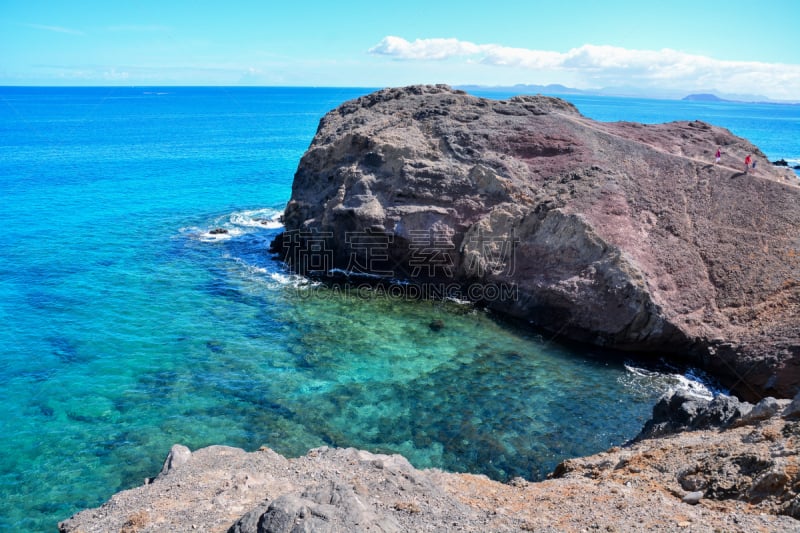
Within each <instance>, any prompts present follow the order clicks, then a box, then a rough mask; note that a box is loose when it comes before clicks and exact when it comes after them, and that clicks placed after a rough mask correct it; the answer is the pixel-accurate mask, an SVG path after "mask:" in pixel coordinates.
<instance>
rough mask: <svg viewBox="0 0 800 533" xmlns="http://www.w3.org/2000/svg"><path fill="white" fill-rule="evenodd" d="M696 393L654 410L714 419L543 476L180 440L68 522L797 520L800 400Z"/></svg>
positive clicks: (241, 529) (357, 527) (303, 527)
mask: <svg viewBox="0 0 800 533" xmlns="http://www.w3.org/2000/svg"><path fill="white" fill-rule="evenodd" d="M688 401H689V399H688V398H687V397H686V396H685V395H678V397H674V398H673V397H665V398H664V401H663V404H662V406H661V407H660V408H659V409H660V411H661V412H655V413H654V419H659V420H661V421H662V422H663V421H664V420H665V419H669V418H674V419H677V420H683V421H686V422H688V424H689V425H692V422H691V421H692V420H694V421H695V422H694V425H697V426H707V429H696V430H691V431H683V432H679V433H670V434H667V432H662V434H661V436H660V437H658V438H644V437H643V438H641V439H640V440H638V441H637V442H635V443H632V444H630V445H628V446H624V447H616V448H612V449H611V450H608V451H606V452H604V453H600V454H597V455H593V456H589V457H583V458H576V459H569V460H566V461H564V462H562V463H561V464H559V465H558V467H557V468H556V469H555V471H554V472H553V474H552V475H551V476H550V478H549V479H547V480H546V481H542V482H539V483H529V482H527V481H525V480H522V479H519V478H517V479H514V480H512V481H511V482H510V483H508V484H503V483H500V482H497V481H492V480H490V479H489V478H487V477H485V476H476V475H471V474H453V473H447V472H442V471H439V470H418V469H416V468H414V467H412V466H411V465H410V464H409V463H408V461H406V460H405V459H404V458H402V457H401V456H398V455H376V454H372V453H368V452H365V451H359V450H354V449H330V448H319V449H315V450H311V451H310V452H309V453H308V454H307V455H306V456H304V457H299V458H296V459H286V458H284V457H282V456H280V455H278V454H276V453H275V452H273V451H271V450H268V449H263V450H260V451H256V452H251V453H246V452H245V451H243V450H240V449H236V448H229V447H224V446H212V447H209V448H203V449H200V450H196V451H194V452H191V453H189V454H188V455H187V454H186V452H187V451H188V450H186V449H185V448H184V447H180V446H176V447H173V450H172V452H171V453H170V455H169V457H168V458H167V460H166V461H165V465H164V468H163V469H162V471H161V473H160V474H159V475H158V476H157V477H156V478H155V479H153V480H151V481H150V483H149V484H146V485H143V486H141V487H138V488H135V489H131V490H127V491H123V492H120V493H118V494H116V495H114V497H112V498H111V499H110V500H109V501H108V502H106V503H105V504H104V505H103V506H101V507H99V508H97V509H89V510H86V511H82V512H80V513H78V514H76V515H75V516H73V517H72V518H70V519H68V520H65V521H64V522H62V523H61V524H59V529H60V531H61V532H62V533H78V532H83V533H93V532H106V531H123V532H127V533H133V532H142V533H144V532H161V531H206V532H220V533H222V532H230V533H266V532H269V533H278V532H280V533H289V532H298V531H309V532H311V531H315V532H339V531H347V532H349V533H357V532H366V531H372V532H381V531H383V532H390V531H431V532H433V531H436V532H439V531H481V532H483V531H497V532H500V531H559V532H563V531H576V532H577V531H595V530H597V531H619V532H627V531H631V532H633V531H637V532H638V531H680V530H688V531H700V532H712V531H731V532H751V531H800V456H799V453H800V452H799V450H800V420H798V419H797V418H798V416H797V411H796V404H795V405H794V406H793V405H791V404H790V402H789V401H788V400H774V399H773V400H772V401H771V402H769V401H768V402H766V403H768V404H772V403H773V402H774V404H775V406H776V407H777V411H774V412H773V410H772V409H771V408H767V409H766V411H768V412H772V413H773V414H771V415H770V416H768V417H767V418H756V419H753V418H747V417H746V415H743V416H739V417H736V416H733V417H730V418H729V419H727V420H724V421H721V419H720V418H719V417H718V416H717V413H720V412H724V413H730V412H731V410H730V409H728V408H722V409H721V408H720V406H725V405H736V406H738V407H737V408H738V410H739V411H740V412H742V413H748V412H752V411H753V410H754V406H753V405H750V404H746V403H740V402H737V401H736V400H731V402H733V403H730V402H729V400H726V399H724V398H723V399H719V400H715V402H716V403H715V405H713V406H712V405H710V404H711V403H712V402H708V401H706V402H705V403H703V402H702V401H701V402H700V403H699V404H696V405H694V406H687V405H685V404H686V403H687V402H688ZM795 402H800V395H798V397H797V398H796V399H795ZM766 403H765V405H766ZM666 406H672V407H671V408H669V407H666ZM656 411H658V410H656ZM669 411H672V413H671V414H670V412H669ZM686 413H690V414H689V417H688V418H685V415H686ZM723 418H724V417H723ZM715 420H716V422H714V421H715ZM702 421H706V422H709V421H711V423H709V424H706V423H704V422H702ZM650 425H651V426H653V425H654V424H650ZM176 458H180V460H175V459H176Z"/></svg>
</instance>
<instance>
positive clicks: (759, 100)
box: [681, 93, 798, 105]
mask: <svg viewBox="0 0 800 533" xmlns="http://www.w3.org/2000/svg"><path fill="white" fill-rule="evenodd" d="M681 100H684V101H687V102H730V103H734V104H772V105H798V102H789V101H785V100H770V99H769V98H765V97H763V96H750V97H747V96H743V97H740V98H721V97H719V96H717V95H716V94H713V93H697V94H690V95H688V96H684V97H683V98H681Z"/></svg>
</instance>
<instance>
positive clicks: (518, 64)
mask: <svg viewBox="0 0 800 533" xmlns="http://www.w3.org/2000/svg"><path fill="white" fill-rule="evenodd" d="M369 52H370V53H371V54H379V55H384V56H389V57H393V58H395V59H398V60H446V59H462V60H464V61H465V62H471V63H473V64H474V63H475V62H478V63H480V64H484V65H492V66H497V67H506V68H515V69H520V70H521V71H526V70H536V71H540V72H541V71H547V72H550V73H552V72H555V73H558V72H561V73H562V75H567V74H568V75H569V79H572V80H577V82H578V83H580V84H582V85H581V86H580V87H581V88H587V87H609V86H612V87H613V86H638V87H644V88H647V87H654V88H655V87H657V88H659V89H673V90H686V91H694V90H700V89H712V88H713V89H714V90H718V91H721V92H724V93H750V94H764V95H767V96H770V97H772V98H784V99H792V100H800V65H786V64H777V63H763V62H755V61H726V60H720V59H714V58H711V57H706V56H701V55H694V54H687V53H684V52H680V51H677V50H671V49H668V48H665V49H662V50H630V49H627V48H621V47H616V46H599V45H593V44H585V45H583V46H580V47H578V48H573V49H571V50H569V51H567V52H554V51H549V50H531V49H526V48H512V47H507V46H501V45H497V44H476V43H472V42H469V41H459V40H458V39H417V40H415V41H414V42H409V41H407V40H405V39H403V38H401V37H395V36H388V37H385V38H384V39H383V40H381V42H380V43H378V44H377V45H376V46H374V47H372V48H371V49H370V50H369ZM520 78H521V79H520V81H527V80H529V79H530V75H529V74H526V75H524V76H522V75H521V76H520ZM476 82H479V81H477V80H476Z"/></svg>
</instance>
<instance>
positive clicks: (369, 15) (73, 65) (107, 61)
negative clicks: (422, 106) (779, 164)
mask: <svg viewBox="0 0 800 533" xmlns="http://www.w3.org/2000/svg"><path fill="white" fill-rule="evenodd" d="M798 20H800V1H798V0H760V1H759V2H752V0H747V1H742V0H722V1H720V0H692V1H685V0H665V1H663V2H644V1H642V0H635V1H620V0H558V1H554V0H548V1H541V0H520V1H513V2H512V1H505V0H492V1H490V2H487V1H482V2H470V1H469V0H460V1H450V0H401V1H396V2H384V1H380V0H370V1H361V0H355V1H338V2H337V1H334V0H326V1H315V0H294V1H293V0H282V1H274V0H259V1H251V0H243V1H237V0H228V1H227V2H221V1H213V2H211V1H205V0H195V1H185V0H159V1H154V0H114V1H109V0H104V1H102V2H101V1H94V0H88V1H80V0H73V1H66V0H0V85H57V86H60V85H77V86H83V85H125V86H159V85H160V86H169V85H228V86H235V85H265V86H274V85H279V86H330V87H337V86H338V87H342V86H345V87H375V88H377V87H388V86H400V85H411V84H417V83H447V84H449V85H467V84H470V85H488V86H507V85H516V84H538V85H547V84H551V83H556V84H562V85H566V86H569V87H574V88H578V89H599V88H607V87H611V88H629V89H631V90H636V91H643V92H646V93H651V94H654V95H666V94H675V95H678V94H690V93H698V92H715V93H717V94H725V95H759V96H764V97H767V98H772V99H779V100H793V101H800V32H799V31H797V21H798Z"/></svg>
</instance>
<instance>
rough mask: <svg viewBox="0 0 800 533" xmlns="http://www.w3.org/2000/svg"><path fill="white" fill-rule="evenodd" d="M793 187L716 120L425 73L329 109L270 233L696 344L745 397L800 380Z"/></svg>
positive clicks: (313, 260) (318, 265) (501, 307)
mask: <svg viewBox="0 0 800 533" xmlns="http://www.w3.org/2000/svg"><path fill="white" fill-rule="evenodd" d="M718 146H719V147H722V152H723V159H722V161H721V163H720V164H718V165H717V164H714V157H713V154H714V152H715V151H716V149H717V147H718ZM747 154H752V155H753V158H754V160H755V161H756V162H757V163H758V165H757V168H758V170H757V171H756V170H751V171H750V172H749V173H747V174H745V173H744V172H743V168H742V167H743V163H742V162H743V161H744V158H745V156H746V155H747ZM798 200H800V187H798V180H797V177H796V176H795V174H794V173H793V172H792V171H791V170H788V169H783V168H778V167H775V166H773V165H771V164H769V161H767V159H766V157H765V156H764V154H763V153H761V151H760V150H759V149H758V148H757V147H756V146H753V145H752V144H751V143H749V142H748V141H746V140H745V139H742V138H739V137H736V136H734V135H732V134H731V133H730V132H729V131H728V130H726V129H723V128H719V127H715V126H713V125H710V124H706V123H703V122H699V121H686V122H672V123H668V124H652V125H648V124H636V123H630V122H616V123H601V122H596V121H593V120H590V119H588V118H586V117H584V116H582V115H581V114H580V113H579V112H578V110H577V109H576V108H575V107H574V106H572V105H571V104H569V103H567V102H565V101H562V100H559V99H555V98H549V97H544V96H519V97H514V98H511V99H509V100H506V101H494V100H488V99H483V98H477V97H474V96H470V95H467V94H465V93H463V92H460V91H454V90H452V89H450V88H449V87H446V86H414V87H406V88H398V89H386V90H382V91H379V92H376V93H373V94H370V95H367V96H364V97H361V98H359V99H356V100H353V101H350V102H346V103H345V104H343V105H341V106H340V107H339V108H337V109H335V110H333V111H331V112H330V113H328V114H327V115H326V116H325V117H324V118H323V119H322V121H321V122H320V125H319V129H318V131H317V134H316V136H315V138H314V140H313V142H312V143H311V146H310V147H309V149H308V151H307V152H306V154H305V155H304V156H303V158H302V160H301V162H300V165H299V167H298V169H297V173H296V174H295V178H294V184H293V188H292V197H291V200H290V202H289V203H288V205H287V207H286V210H285V213H284V217H283V219H284V224H285V227H286V232H285V233H283V234H282V235H281V237H279V238H278V239H276V241H275V242H274V243H273V251H275V252H277V253H278V254H280V257H281V258H282V259H284V260H286V261H287V262H288V263H290V264H291V265H292V266H293V267H294V268H295V269H297V270H298V271H301V272H304V273H314V272H313V271H317V273H318V274H319V273H323V272H326V271H329V270H330V269H340V270H343V271H347V272H351V273H367V274H372V275H373V276H377V277H383V278H399V279H406V280H411V281H415V282H417V283H420V284H434V283H451V284H452V283H455V284H457V285H458V286H459V287H461V288H462V290H463V291H464V292H463V293H462V296H467V297H473V299H477V300H481V299H482V300H483V303H484V304H486V305H488V306H489V307H491V308H492V309H495V310H497V311H500V312H502V313H505V314H507V315H510V316H513V317H517V318H521V319H524V320H527V321H530V322H531V323H532V324H533V325H535V326H536V327H539V328H544V329H547V330H550V331H552V332H554V333H558V334H559V335H563V336H565V337H567V338H570V339H573V340H578V341H582V342H587V343H593V344H596V345H602V346H607V347H612V348H617V349H626V350H636V351H637V352H639V353H643V352H649V353H660V354H665V353H666V354H672V355H676V356H686V357H688V358H689V359H690V360H692V361H693V362H694V363H695V364H697V365H700V366H702V367H704V368H706V369H708V370H710V371H712V372H713V373H715V374H716V375H717V376H721V377H723V378H724V379H726V380H727V383H728V384H729V385H730V386H733V387H734V388H735V390H736V392H737V393H738V394H739V395H740V396H742V397H744V398H746V399H750V400H753V401H757V400H758V399H760V398H761V397H764V396H767V395H772V396H777V397H784V398H788V397H792V396H794V394H795V393H796V392H797V391H798V387H800V232H798V228H800V203H799V202H798ZM475 287H479V288H480V287H484V288H485V287H500V288H501V289H502V288H511V290H509V291H508V292H506V293H504V292H502V291H499V292H498V291H494V290H492V291H475V290H472V292H471V293H470V292H468V291H469V290H470V289H471V288H475Z"/></svg>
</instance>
